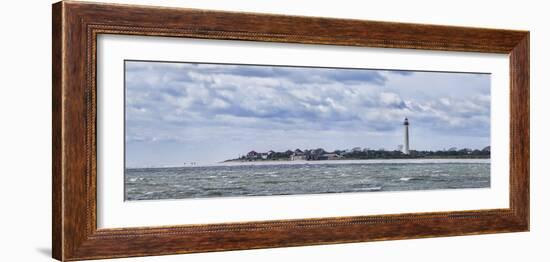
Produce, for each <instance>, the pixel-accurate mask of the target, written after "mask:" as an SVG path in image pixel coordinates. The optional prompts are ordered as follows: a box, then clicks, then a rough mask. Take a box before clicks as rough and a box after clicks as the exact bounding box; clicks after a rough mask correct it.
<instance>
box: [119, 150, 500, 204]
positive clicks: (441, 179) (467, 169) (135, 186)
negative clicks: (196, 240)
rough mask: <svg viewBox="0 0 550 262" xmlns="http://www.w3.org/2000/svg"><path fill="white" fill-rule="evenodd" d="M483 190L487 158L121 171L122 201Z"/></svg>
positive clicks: (487, 178)
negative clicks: (122, 172)
mask: <svg viewBox="0 0 550 262" xmlns="http://www.w3.org/2000/svg"><path fill="white" fill-rule="evenodd" d="M486 187H490V160H489V159H445V160H440V159H433V160H353V161H315V162H313V161H309V162H306V161H303V162H298V161H292V162H290V161H289V162H270V163H269V162H251V163H225V164H218V165H207V166H186V167H166V168H128V169H126V170H125V199H126V200H157V199H184V198H207V197H240V196H270V195H295V194H322V193H345V192H376V191H406V190H434V189H457V188H486Z"/></svg>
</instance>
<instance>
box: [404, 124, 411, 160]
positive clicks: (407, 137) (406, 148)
mask: <svg viewBox="0 0 550 262" xmlns="http://www.w3.org/2000/svg"><path fill="white" fill-rule="evenodd" d="M403 126H404V127H405V145H404V146H403V154H405V155H408V154H409V153H410V152H409V119H407V118H406V117H405V122H404V123H403Z"/></svg>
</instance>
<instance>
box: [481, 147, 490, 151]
mask: <svg viewBox="0 0 550 262" xmlns="http://www.w3.org/2000/svg"><path fill="white" fill-rule="evenodd" d="M481 151H483V152H491V146H486V147H484V148H483V149H481Z"/></svg>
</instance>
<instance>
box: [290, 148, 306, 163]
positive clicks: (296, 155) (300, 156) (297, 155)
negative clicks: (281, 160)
mask: <svg viewBox="0 0 550 262" xmlns="http://www.w3.org/2000/svg"><path fill="white" fill-rule="evenodd" d="M290 160H292V161H295V160H307V156H306V154H305V153H304V152H303V151H302V150H300V149H296V150H294V152H292V154H291V155H290Z"/></svg>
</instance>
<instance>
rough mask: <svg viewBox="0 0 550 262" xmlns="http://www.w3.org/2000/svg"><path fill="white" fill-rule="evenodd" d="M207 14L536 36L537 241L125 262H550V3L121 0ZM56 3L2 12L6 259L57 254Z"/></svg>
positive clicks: (13, 4) (0, 108)
mask: <svg viewBox="0 0 550 262" xmlns="http://www.w3.org/2000/svg"><path fill="white" fill-rule="evenodd" d="M104 1H105V2H120V3H136V4H154V5H166V6H182V7H194V8H206V9H219V10H233V11H249V12H265V13H281V14H294V15H314V16H327V17H342V18H358V19H370V20H386V21H401V22H416V23H432V24H448V25H461V26H475V27H495V28H509V29H526V30H530V31H531V54H532V55H531V130H532V131H531V141H532V143H531V199H532V206H531V210H532V211H531V232H529V233H514V234H497V235H482V236H468V237H448V238H431V239H420V240H401V241H385V242H373V243H358V244H341V245H326V246H313V247H295V248H277V249H263V250H252V251H233V252H217V253H207V254H191V255H178V256H163V257H149V258H133V259H123V261H181V260H185V261H231V260H239V261H285V260H287V261H288V260H294V259H300V260H302V261H310V260H315V261H344V260H345V261H365V260H367V259H368V260H371V261H442V260H443V261H549V259H550V255H549V254H548V252H545V251H546V250H544V249H545V248H547V247H548V243H550V211H549V209H548V207H549V206H550V204H549V201H550V190H549V189H548V187H550V178H549V177H550V175H549V170H550V168H548V167H547V166H545V165H544V161H547V155H546V154H545V153H546V152H545V148H547V147H550V138H549V137H548V136H547V134H550V125H549V124H548V123H547V121H550V120H549V118H548V117H547V114H548V113H546V112H550V103H545V102H546V101H545V100H546V99H549V98H550V89H548V87H549V86H550V81H549V79H548V75H549V74H548V73H547V72H546V71H547V70H548V68H550V62H549V60H550V52H549V49H550V41H549V40H550V28H549V27H548V26H546V25H545V24H547V23H548V21H549V20H548V17H547V10H548V7H546V6H545V1H535V0H532V1H531V0H524V1H478V0H462V1H452V2H448V1H435V0H433V1H422V0H416V1H406V0H402V1H397V0H384V1H371V2H368V3H367V1H348V0H338V1H328V0H327V1H318V0H317V1H316V0H302V1H292V0H277V1H275V0H265V1H246V0H232V1H215V0H202V1H184V0H179V1H176V0H164V1H146V0H131V1H130V0H128V1H124V0H119V1H108V0H104ZM51 3H52V2H50V1H43V0H42V1H38V0H33V1H9V2H5V3H3V5H2V8H1V11H0V19H1V23H0V29H1V30H0V32H1V33H2V40H0V46H1V48H0V69H1V71H0V72H1V74H0V79H1V81H0V117H1V118H0V119H1V123H2V124H1V125H2V126H1V128H0V167H1V168H0V170H1V172H0V204H1V205H0V210H1V213H2V214H1V215H0V228H1V231H0V246H2V248H1V249H0V250H1V251H0V260H1V261H49V260H50V258H49V257H50V253H51V250H50V245H51V243H50V242H51V240H50V239H51V233H50V231H51V226H50V225H51V211H50V209H51V201H50V199H51V189H50V188H51V171H50V170H51V142H50V138H51V131H50V129H51V126H50V125H51V124H50V123H51V113H50V112H51V102H50V100H51V22H50V19H51V11H50V8H51V7H50V4H51Z"/></svg>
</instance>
